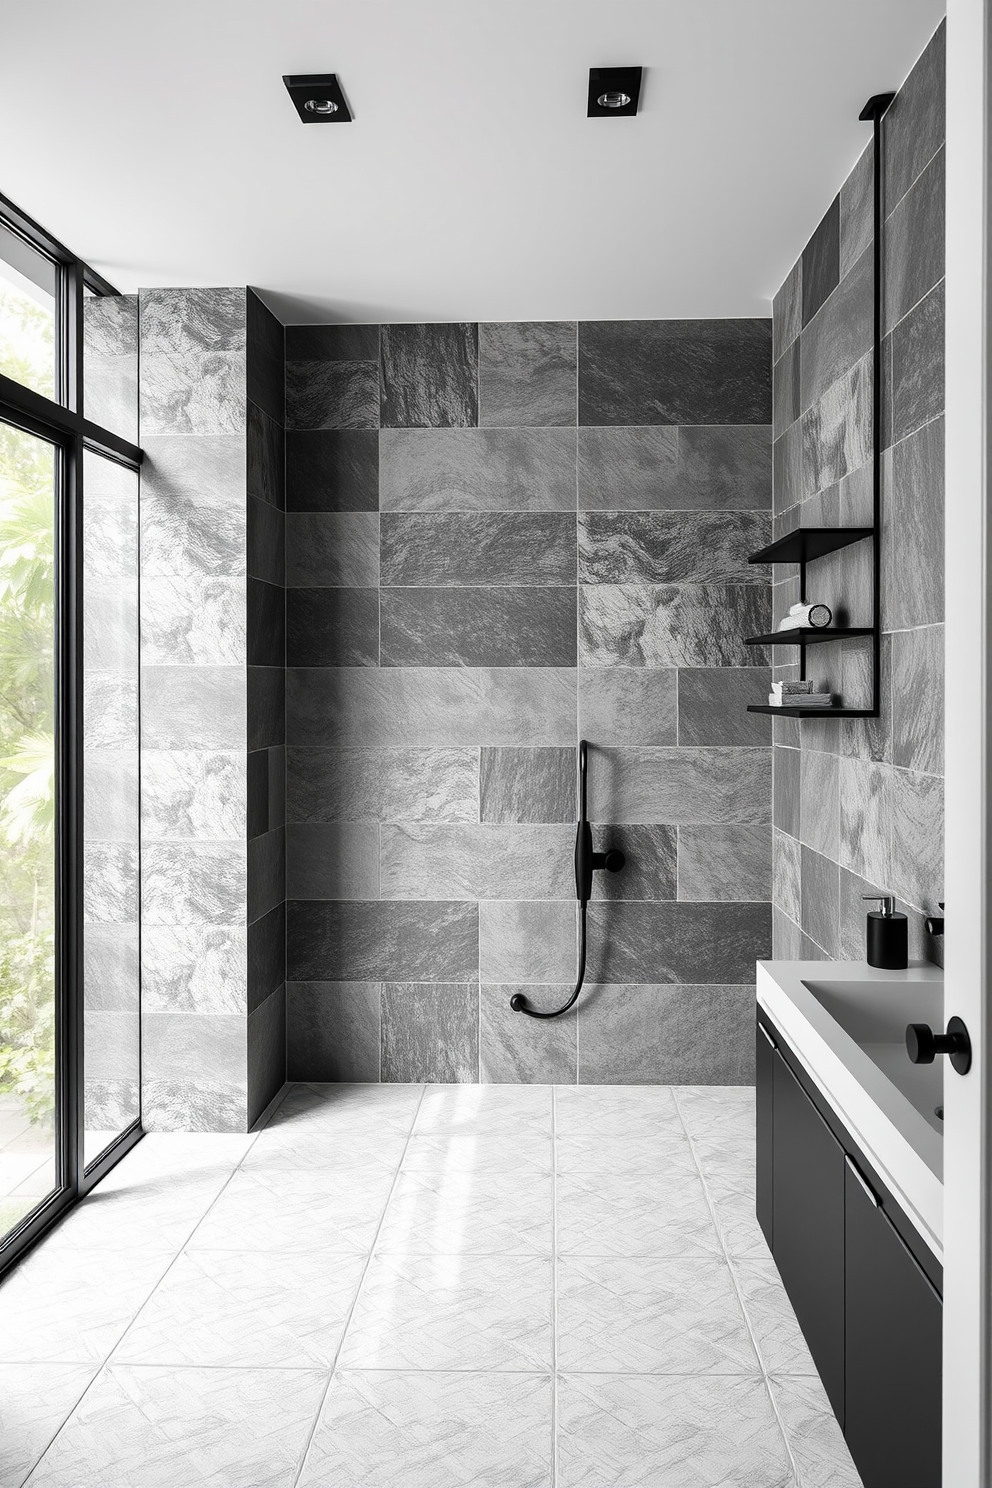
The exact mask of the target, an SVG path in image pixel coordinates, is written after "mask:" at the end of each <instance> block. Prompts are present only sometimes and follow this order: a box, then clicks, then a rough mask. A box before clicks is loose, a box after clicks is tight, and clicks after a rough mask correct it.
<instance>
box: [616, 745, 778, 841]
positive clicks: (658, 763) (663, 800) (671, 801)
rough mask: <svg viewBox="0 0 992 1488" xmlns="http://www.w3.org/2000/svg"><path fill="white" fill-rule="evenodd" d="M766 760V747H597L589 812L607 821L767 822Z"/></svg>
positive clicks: (768, 781)
mask: <svg viewBox="0 0 992 1488" xmlns="http://www.w3.org/2000/svg"><path fill="white" fill-rule="evenodd" d="M771 764H772V761H771V750H769V749H653V748H645V747H638V748H636V749H601V750H596V752H595V754H594V755H593V757H592V758H591V760H590V766H589V815H590V817H591V818H592V820H594V821H607V822H610V821H614V822H630V821H634V822H638V821H641V822H670V823H677V824H682V823H685V824H707V823H708V824H716V823H737V824H743V823H751V824H759V823H763V822H767V821H769V820H770V818H771V805H772V800H771V784H772V782H771Z"/></svg>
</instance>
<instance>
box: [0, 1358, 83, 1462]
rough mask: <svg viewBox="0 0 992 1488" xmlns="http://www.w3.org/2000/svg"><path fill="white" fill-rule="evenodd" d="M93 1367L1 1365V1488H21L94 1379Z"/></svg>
mask: <svg viewBox="0 0 992 1488" xmlns="http://www.w3.org/2000/svg"><path fill="white" fill-rule="evenodd" d="M94 1368H95V1365H87V1364H3V1365H0V1437H2V1439H3V1462H2V1464H0V1488H21V1484H22V1483H23V1482H24V1481H25V1480H26V1478H27V1476H28V1474H29V1473H30V1471H31V1469H32V1467H34V1465H35V1463H36V1462H37V1461H38V1459H39V1457H40V1456H41V1455H42V1453H43V1452H44V1451H45V1449H46V1447H48V1445H49V1443H50V1442H51V1441H52V1440H53V1438H54V1437H55V1436H56V1435H57V1434H58V1431H59V1428H60V1427H61V1425H62V1423H63V1421H64V1420H65V1419H66V1417H67V1416H68V1415H69V1414H70V1413H71V1411H72V1409H73V1407H74V1406H75V1405H76V1403H77V1401H78V1400H79V1398H80V1396H81V1395H82V1394H83V1392H84V1391H85V1389H86V1387H87V1385H88V1384H89V1383H90V1381H91V1379H92V1378H93V1371H94Z"/></svg>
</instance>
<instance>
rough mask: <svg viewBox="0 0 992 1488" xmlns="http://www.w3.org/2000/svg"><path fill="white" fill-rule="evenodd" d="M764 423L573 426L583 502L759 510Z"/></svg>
mask: <svg viewBox="0 0 992 1488" xmlns="http://www.w3.org/2000/svg"><path fill="white" fill-rule="evenodd" d="M769 436H770V430H769V429H768V428H767V427H766V426H765V425H762V424H738V425H729V426H720V425H713V426H706V425H702V426H687V427H683V428H677V427H676V426H675V425H647V426H644V427H640V428H625V427H619V428H595V427H593V428H584V429H580V430H579V470H578V477H579V506H580V507H581V508H584V509H586V510H613V511H616V510H627V511H685V510H689V509H692V508H718V509H720V510H761V509H764V508H767V507H768V506H769V505H770V504H771V441H770V437H769Z"/></svg>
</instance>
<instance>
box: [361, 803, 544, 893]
mask: <svg viewBox="0 0 992 1488" xmlns="http://www.w3.org/2000/svg"><path fill="white" fill-rule="evenodd" d="M572 847H573V832H572V829H571V828H570V827H566V826H519V825H511V826H500V825H496V824H493V823H489V822H486V823H483V824H480V825H478V826H470V825H468V824H467V823H466V824H462V823H448V822H444V823H440V824H438V825H434V824H433V823H423V824H422V823H418V822H407V823H404V824H402V825H395V824H387V825H385V826H383V827H382V828H381V858H380V874H381V893H382V897H383V898H384V899H404V900H411V899H569V898H571V897H573V894H574V886H573V881H572Z"/></svg>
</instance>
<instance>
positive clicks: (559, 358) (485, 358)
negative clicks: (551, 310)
mask: <svg viewBox="0 0 992 1488" xmlns="http://www.w3.org/2000/svg"><path fill="white" fill-rule="evenodd" d="M576 347H577V327H576V324H575V321H574V320H533V321H508V322H493V321H489V322H483V323H482V324H481V325H480V326H479V423H480V424H486V425H490V426H493V425H495V426H503V427H507V426H508V427H511V428H512V427H514V426H517V425H520V424H525V425H526V424H542V425H557V424H572V425H574V424H575V421H576V396H575V393H576V382H575V379H576V356H577V350H576Z"/></svg>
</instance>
